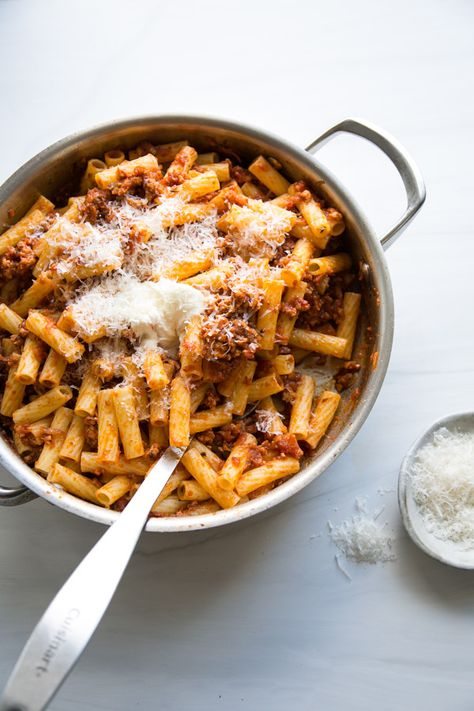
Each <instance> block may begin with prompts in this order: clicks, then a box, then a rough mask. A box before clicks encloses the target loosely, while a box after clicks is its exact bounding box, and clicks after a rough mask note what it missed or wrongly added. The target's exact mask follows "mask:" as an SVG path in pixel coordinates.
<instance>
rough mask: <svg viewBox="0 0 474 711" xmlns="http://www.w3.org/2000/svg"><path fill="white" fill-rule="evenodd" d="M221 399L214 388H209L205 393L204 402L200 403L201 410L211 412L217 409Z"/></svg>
mask: <svg viewBox="0 0 474 711" xmlns="http://www.w3.org/2000/svg"><path fill="white" fill-rule="evenodd" d="M220 400H221V398H220V395H219V393H218V392H216V390H215V389H214V388H209V390H208V391H207V393H206V394H205V395H204V400H203V401H202V406H203V409H205V410H212V408H213V407H217V405H218V404H219V402H220Z"/></svg>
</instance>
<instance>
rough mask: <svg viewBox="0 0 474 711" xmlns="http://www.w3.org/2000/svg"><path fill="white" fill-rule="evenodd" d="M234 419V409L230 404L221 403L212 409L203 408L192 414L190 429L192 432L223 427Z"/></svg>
mask: <svg viewBox="0 0 474 711" xmlns="http://www.w3.org/2000/svg"><path fill="white" fill-rule="evenodd" d="M231 421H232V409H231V407H229V405H220V406H219V407H214V408H213V409H211V410H201V412H196V413H195V414H194V415H191V419H190V423H189V430H190V433H191V434H196V433H197V432H204V430H210V429H213V428H214V427H222V425H227V424H229V422H231Z"/></svg>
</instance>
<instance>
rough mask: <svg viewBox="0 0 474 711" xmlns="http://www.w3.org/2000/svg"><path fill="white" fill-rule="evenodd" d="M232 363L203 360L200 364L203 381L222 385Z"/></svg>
mask: <svg viewBox="0 0 474 711" xmlns="http://www.w3.org/2000/svg"><path fill="white" fill-rule="evenodd" d="M232 366H233V363H230V362H229V361H222V360H219V361H218V360H204V361H203V364H202V370H203V378H202V379H203V381H204V382H206V383H222V382H223V381H224V380H226V378H227V377H228V375H229V373H230V371H231V370H232Z"/></svg>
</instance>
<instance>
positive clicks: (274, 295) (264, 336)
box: [257, 278, 285, 350]
mask: <svg viewBox="0 0 474 711" xmlns="http://www.w3.org/2000/svg"><path fill="white" fill-rule="evenodd" d="M284 286H285V285H284V283H283V282H282V281H281V280H280V279H275V278H268V279H264V282H263V303H262V305H261V307H260V309H259V312H258V317H257V329H258V330H259V331H260V334H261V338H260V349H261V350H270V349H271V348H272V347H273V344H274V342H275V331H276V325H277V320H278V311H279V308H280V303H281V297H282V294H283V288H284Z"/></svg>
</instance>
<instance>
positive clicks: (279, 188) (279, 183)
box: [249, 156, 290, 195]
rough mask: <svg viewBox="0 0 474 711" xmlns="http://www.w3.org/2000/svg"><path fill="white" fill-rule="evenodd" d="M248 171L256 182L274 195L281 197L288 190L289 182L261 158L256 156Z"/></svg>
mask: <svg viewBox="0 0 474 711" xmlns="http://www.w3.org/2000/svg"><path fill="white" fill-rule="evenodd" d="M249 171H250V172H251V173H252V175H255V177H256V178H258V180H259V181H260V182H261V183H263V185H265V187H266V188H268V189H269V190H271V191H272V193H275V195H282V194H283V193H286V192H287V191H288V188H289V185H290V183H289V181H288V180H287V179H286V178H284V177H283V175H281V173H279V172H278V171H277V170H275V168H274V167H273V166H272V165H271V164H270V163H269V162H268V161H267V159H266V158H264V157H263V156H258V158H256V159H255V160H254V162H253V163H252V164H251V165H249Z"/></svg>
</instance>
